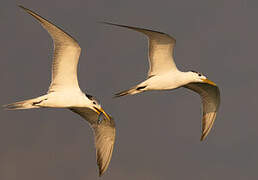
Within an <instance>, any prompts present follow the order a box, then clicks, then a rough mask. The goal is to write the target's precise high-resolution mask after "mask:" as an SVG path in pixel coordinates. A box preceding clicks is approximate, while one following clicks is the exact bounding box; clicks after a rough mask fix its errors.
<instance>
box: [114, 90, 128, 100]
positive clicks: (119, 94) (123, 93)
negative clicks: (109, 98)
mask: <svg viewBox="0 0 258 180" xmlns="http://www.w3.org/2000/svg"><path fill="white" fill-rule="evenodd" d="M128 91H129V90H125V91H121V92H119V93H116V94H115V95H114V96H113V98H118V97H121V96H125V95H128V94H129V92H128Z"/></svg>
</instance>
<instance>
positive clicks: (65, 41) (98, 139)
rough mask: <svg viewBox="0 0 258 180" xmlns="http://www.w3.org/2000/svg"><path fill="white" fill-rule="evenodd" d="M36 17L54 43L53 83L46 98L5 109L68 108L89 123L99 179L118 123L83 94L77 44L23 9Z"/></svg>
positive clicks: (112, 143) (92, 99) (46, 22)
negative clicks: (78, 66)
mask: <svg viewBox="0 0 258 180" xmlns="http://www.w3.org/2000/svg"><path fill="white" fill-rule="evenodd" d="M19 7H21V8H22V9H23V10H25V11H26V12H27V13H29V14H30V15H31V16H33V17H34V18H35V19H36V20H37V21H38V22H39V23H40V24H41V25H42V26H43V28H45V29H46V30H47V32H48V33H49V34H50V36H51V37H52V39H53V43H54V55H53V64H52V81H51V84H50V87H49V90H48V92H47V94H46V95H43V96H39V97H37V98H33V99H29V100H25V101H20V102H15V103H12V104H8V105H5V106H4V107H5V108H6V109H10V110H15V109H32V108H44V107H48V108H67V109H70V110H71V111H73V112H75V113H77V114H79V115H80V116H81V117H83V118H84V119H85V120H87V121H88V122H89V124H90V126H91V128H92V129H93V131H94V135H95V147H96V156H97V164H98V166H99V176H101V175H103V173H104V172H105V171H106V170H107V168H108V165H109V163H110V160H111V156H112V152H113V147H114V142H115V122H114V120H113V118H112V117H111V116H109V115H108V114H107V113H106V112H105V111H104V110H103V109H102V107H101V105H100V104H99V103H98V102H97V100H96V99H95V98H94V97H93V96H91V95H89V94H85V93H83V92H82V91H81V89H80V87H79V84H78V80H77V65H78V61H79V56H80V53H81V48H80V46H79V44H78V43H77V41H76V40H75V39H74V38H73V37H72V36H70V35H69V34H67V33H66V32H64V31H63V30H62V29H61V28H59V27H57V26H56V25H54V24H52V23H51V22H49V21H48V20H46V19H44V18H43V17H41V16H40V15H38V14H36V13H35V12H33V11H31V10H29V9H27V8H25V7H23V6H19Z"/></svg>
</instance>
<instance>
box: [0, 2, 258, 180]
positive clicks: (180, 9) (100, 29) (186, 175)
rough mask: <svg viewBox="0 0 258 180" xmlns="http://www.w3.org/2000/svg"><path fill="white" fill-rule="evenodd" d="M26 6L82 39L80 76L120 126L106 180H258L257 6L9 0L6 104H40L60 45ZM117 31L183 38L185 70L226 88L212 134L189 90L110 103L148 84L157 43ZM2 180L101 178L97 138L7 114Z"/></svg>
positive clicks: (1, 73) (80, 127)
mask: <svg viewBox="0 0 258 180" xmlns="http://www.w3.org/2000/svg"><path fill="white" fill-rule="evenodd" d="M18 4H21V5H23V6H25V7H27V8H29V9H32V10H34V11H35V12H37V13H39V14H40V15H41V16H43V17H44V18H46V19H48V20H50V21H51V22H54V23H55V24H57V25H58V26H60V27H61V28H63V29H64V30H65V31H66V32H68V33H70V34H71V35H72V36H73V37H75V38H76V39H77V40H78V41H79V44H80V46H81V48H82V53H81V57H80V62H79V69H78V78H79V83H80V86H81V89H82V90H83V91H84V92H87V93H89V94H92V95H94V96H95V97H97V98H98V99H99V100H100V101H101V104H102V106H103V107H104V109H105V110H106V111H107V112H109V113H110V114H112V116H113V117H114V118H115V120H116V127H117V138H116V144H115V149H114V152H113V157H112V160H111V163H110V166H109V168H108V170H107V172H106V173H105V174H104V176H103V177H102V179H106V180H111V179H112V180H116V179H117V180H119V179H123V180H131V179H134V180H142V179H148V180H154V179H196V180H206V179H209V180H217V179H234V180H240V179H241V180H242V179H257V177H258V174H257V166H258V164H257V162H258V154H257V151H258V142H257V137H258V120H257V116H258V111H257V107H258V94H257V92H258V84H257V82H258V80H257V74H258V70H257V66H258V59H257V42H258V38H257V37H258V36H257V32H258V22H257V16H258V11H257V10H258V1H254V0H249V1H245V0H227V1H224V0H217V1H204V0H195V1H190V0H173V1H171V0H159V1H155V0H142V1H138V0H130V1H120V0H108V1H106V0H73V1H70V0H44V1H35V0H23V1H15V0H9V1H8V0H2V1H1V6H0V27H1V28H0V59H1V60H0V81H1V89H0V92H1V93H0V104H1V105H3V104H8V103H12V102H15V101H19V100H24V99H29V98H33V97H37V96H39V95H43V94H44V93H46V92H47V90H48V86H49V84H50V78H51V74H50V72H51V62H52V60H51V56H52V42H51V38H50V36H49V35H48V34H47V32H46V31H45V30H44V29H43V28H42V27H41V26H40V25H39V24H38V23H37V22H36V21H35V19H33V18H32V17H31V16H30V15H28V14H26V13H25V12H24V11H23V10H21V9H19V8H18V7H17V5H18ZM97 21H109V22H114V23H120V24H126V25H133V26H138V27H143V28H149V29H153V30H156V31H162V32H165V33H168V34H170V35H172V36H174V37H175V38H176V40H177V44H176V49H175V61H176V63H177V66H178V68H179V69H181V70H184V71H188V70H196V71H199V72H202V73H203V74H204V75H206V76H208V77H209V79H211V80H212V81H214V82H215V83H217V84H218V85H219V87H220V89H221V106H220V110H219V113H218V117H217V119H216V121H215V124H214V127H213V129H212V130H211V132H210V134H209V135H208V137H207V139H206V140H205V141H204V142H200V140H199V139H200V137H201V104H200V103H201V102H200V98H199V96H198V94H194V93H193V92H191V91H189V90H187V89H184V88H180V89H177V90H175V91H166V92H146V93H142V94H139V95H135V96H126V97H122V98H117V99H112V95H113V94H114V93H115V92H118V91H120V90H125V89H127V88H129V87H131V86H133V85H136V84H137V83H138V82H140V81H142V80H144V78H145V77H146V73H147V71H148V60H147V58H148V54H147V49H148V47H147V46H148V43H147V40H146V38H145V37H144V36H143V35H141V34H139V33H137V32H134V31H131V30H127V29H122V28H118V27H112V26H108V25H103V24H99V23H97ZM0 144H1V148H0V179H2V180H17V179H19V180H34V179H37V180H46V179H48V180H70V179H73V180H85V179H98V176H97V175H98V170H97V165H96V160H95V148H94V142H93V134H92V131H91V129H90V128H89V126H88V124H87V122H86V121H84V120H83V119H82V118H81V117H79V116H78V115H76V114H74V113H72V112H70V111H69V110H64V109H31V110H20V111H4V110H3V109H1V110H0Z"/></svg>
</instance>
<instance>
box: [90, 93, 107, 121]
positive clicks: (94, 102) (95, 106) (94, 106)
mask: <svg viewBox="0 0 258 180" xmlns="http://www.w3.org/2000/svg"><path fill="white" fill-rule="evenodd" d="M85 95H86V97H87V98H88V99H89V100H90V107H89V108H91V109H92V110H93V111H95V112H96V113H98V115H100V114H101V113H103V114H104V116H106V118H107V119H109V120H110V117H109V115H108V114H107V113H106V112H105V111H104V109H103V108H102V107H101V105H100V103H99V102H98V101H97V100H96V99H95V98H94V97H93V96H92V95H89V94H85Z"/></svg>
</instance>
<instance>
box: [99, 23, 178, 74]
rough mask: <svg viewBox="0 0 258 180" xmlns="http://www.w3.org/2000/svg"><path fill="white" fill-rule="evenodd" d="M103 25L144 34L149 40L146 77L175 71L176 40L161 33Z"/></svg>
mask: <svg viewBox="0 0 258 180" xmlns="http://www.w3.org/2000/svg"><path fill="white" fill-rule="evenodd" d="M103 23H105V24H109V25H114V26H119V27H124V28H129V29H132V30H135V31H138V32H141V33H143V34H145V35H146V36H147V37H148V39H149V72H148V76H154V75H158V74H163V73H165V72H167V71H171V70H177V67H176V64H175V62H174V58H173V50H174V47H175V44H176V40H175V39H174V38H173V37H171V36H169V35H168V34H165V33H163V32H157V31H152V30H148V29H143V28H138V27H131V26H125V25H119V24H113V23H108V22H103Z"/></svg>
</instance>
